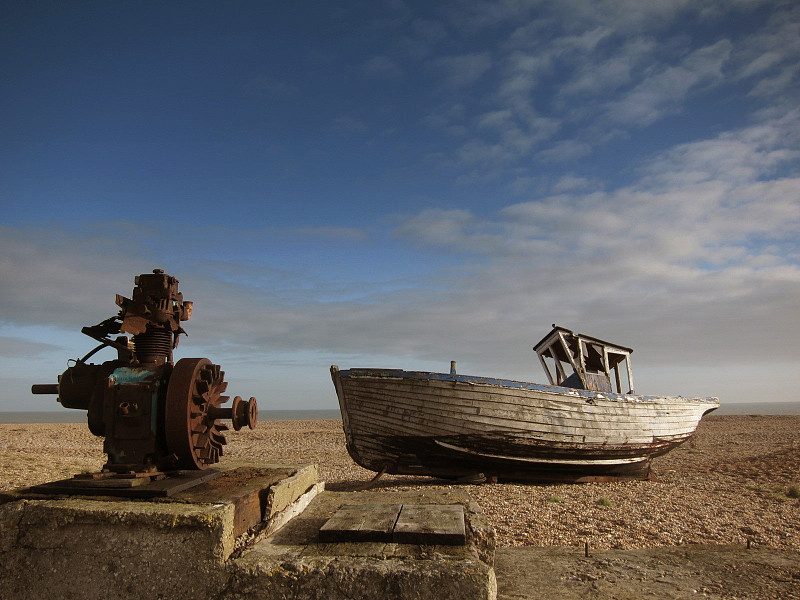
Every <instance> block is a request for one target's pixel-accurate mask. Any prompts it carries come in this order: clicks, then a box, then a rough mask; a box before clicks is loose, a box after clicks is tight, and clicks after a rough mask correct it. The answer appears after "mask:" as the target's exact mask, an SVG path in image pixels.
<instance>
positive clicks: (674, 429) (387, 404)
mask: <svg viewBox="0 0 800 600" xmlns="http://www.w3.org/2000/svg"><path fill="white" fill-rule="evenodd" d="M534 351H536V353H537V355H538V356H539V359H540V361H541V363H542V366H543V367H544V369H545V372H546V373H547V376H548V379H549V380H550V383H547V384H544V383H528V382H522V381H513V380H508V379H496V378H490V377H478V376H472V375H463V374H459V373H456V369H455V363H451V369H450V372H449V373H432V372H422V371H403V370H399V369H362V368H355V369H347V370H339V368H338V367H337V366H336V365H333V366H332V367H331V376H332V379H333V384H334V387H335V388H336V394H337V396H338V399H339V406H340V409H341V413H342V423H343V428H344V433H345V438H346V444H347V450H348V452H349V454H350V456H351V457H352V459H353V460H354V461H355V462H356V463H357V464H359V465H360V466H362V467H364V468H366V469H369V470H371V471H375V472H377V473H378V474H379V475H380V474H383V473H389V474H403V475H425V476H433V477H442V478H448V479H455V480H460V481H463V482H476V483H477V482H482V481H487V480H488V481H496V480H501V481H502V480H506V481H541V482H587V481H604V480H614V479H647V478H649V476H650V462H651V459H652V458H653V457H656V456H659V455H662V454H665V453H666V452H669V451H670V450H671V449H673V448H675V447H676V446H678V445H679V444H681V443H683V442H685V441H686V440H687V439H688V438H689V437H691V435H692V434H693V433H694V432H695V430H696V428H697V425H698V423H699V422H700V419H701V418H702V416H703V415H704V414H706V413H708V412H710V411H712V410H714V409H716V408H717V407H718V406H719V400H718V399H717V398H684V397H680V396H645V395H638V394H636V393H635V391H634V387H633V372H632V368H631V362H630V354H631V353H632V350H631V349H630V348H626V347H624V346H619V345H616V344H612V343H610V342H605V341H603V340H600V339H598V338H594V337H591V336H586V335H582V334H575V333H573V332H572V331H570V330H569V329H566V328H563V327H559V326H556V325H554V326H553V330H552V331H551V332H550V333H549V334H548V335H547V336H545V337H544V338H543V339H542V340H541V341H540V342H539V343H538V344H537V345H536V346H534ZM623 389H624V390H626V391H624V392H623V391H622V390H623Z"/></svg>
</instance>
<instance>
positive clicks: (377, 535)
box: [319, 504, 402, 542]
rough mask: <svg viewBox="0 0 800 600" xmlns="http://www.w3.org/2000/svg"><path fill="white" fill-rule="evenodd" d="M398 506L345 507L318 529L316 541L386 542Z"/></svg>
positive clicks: (390, 532)
mask: <svg viewBox="0 0 800 600" xmlns="http://www.w3.org/2000/svg"><path fill="white" fill-rule="evenodd" d="M401 508H402V504H345V505H343V506H341V507H340V508H339V510H337V511H336V512H335V513H334V515H333V516H332V517H331V518H330V519H328V520H327V521H326V522H325V524H324V525H323V526H322V527H320V530H319V541H320V542H390V541H392V530H393V529H394V524H395V522H396V521H397V516H398V515H399V514H400V509H401Z"/></svg>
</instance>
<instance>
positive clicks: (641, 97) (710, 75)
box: [606, 40, 733, 125]
mask: <svg viewBox="0 0 800 600" xmlns="http://www.w3.org/2000/svg"><path fill="white" fill-rule="evenodd" d="M732 47H733V46H732V44H731V42H730V41H728V40H721V41H719V42H717V43H715V44H713V45H711V46H706V47H704V48H700V49H698V50H695V51H694V52H692V53H691V54H689V56H687V57H686V59H685V60H684V61H683V62H682V63H681V64H680V65H677V66H672V67H667V68H663V69H661V70H660V71H658V72H657V73H655V74H653V75H650V76H648V77H647V78H646V79H644V80H643V81H641V82H640V83H639V84H638V85H637V86H636V87H634V88H633V89H632V90H631V91H630V92H628V93H626V94H624V95H623V96H622V97H621V98H620V99H619V100H617V99H615V100H612V101H610V102H608V103H607V105H606V115H607V116H608V118H609V119H611V120H612V121H613V122H616V123H621V124H626V125H649V124H651V123H653V122H654V121H656V120H658V119H660V118H661V117H663V116H664V115H665V114H668V113H670V112H675V111H678V110H680V109H681V107H682V103H683V102H684V100H685V99H686V97H687V95H688V94H689V92H690V90H692V88H695V87H698V86H708V85H712V84H714V83H717V82H719V81H720V80H722V78H723V75H722V66H723V64H724V63H725V62H726V61H727V60H728V58H729V56H730V53H731V49H732Z"/></svg>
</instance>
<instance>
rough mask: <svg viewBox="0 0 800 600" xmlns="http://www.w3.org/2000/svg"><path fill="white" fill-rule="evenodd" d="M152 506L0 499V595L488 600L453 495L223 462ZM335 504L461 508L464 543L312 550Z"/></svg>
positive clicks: (472, 541)
mask: <svg viewBox="0 0 800 600" xmlns="http://www.w3.org/2000/svg"><path fill="white" fill-rule="evenodd" d="M225 469H226V470H225V472H224V473H223V475H222V476H220V477H218V478H216V479H213V480H211V481H208V482H206V483H203V484H200V485H198V486H196V487H194V488H192V489H190V490H186V491H184V492H180V493H178V494H176V495H174V496H171V497H169V498H163V499H151V500H130V499H118V498H111V497H103V496H93V497H77V496H71V497H69V496H65V497H53V495H52V494H51V495H44V496H43V495H42V494H37V493H36V492H35V491H31V490H17V491H15V492H7V493H3V494H1V495H0V598H3V599H7V600H12V599H16V598H20V599H22V598H24V599H26V600H27V599H36V598H43V599H44V598H46V599H47V600H52V599H53V598H76V599H78V598H80V599H87V600H89V599H95V598H96V599H98V600H99V599H101V598H102V599H116V598H120V599H121V598H126V599H127V598H142V599H146V598H154V599H156V598H158V599H164V600H168V599H173V598H174V599H181V600H186V599H187V598H197V599H201V598H203V599H204V598H214V599H219V600H226V599H231V600H233V599H245V598H248V599H249V598H253V599H255V598H259V599H263V598H304V599H305V598H325V599H326V600H337V599H345V598H354V597H360V598H416V599H425V598H431V599H433V598H435V599H436V600H445V599H448V598H454V599H455V598H459V599H469V598H476V599H478V598H480V599H484V598H486V599H493V598H495V597H496V589H497V586H496V581H495V576H494V570H493V568H492V565H493V561H494V534H493V532H492V530H491V529H490V528H489V527H488V526H487V524H486V522H485V521H484V519H483V515H482V512H481V510H480V508H479V507H478V506H477V505H476V504H474V503H473V502H471V501H470V499H469V496H468V495H467V493H466V492H465V491H463V490H457V489H456V490H451V491H449V492H439V493H397V492H383V491H379V492H375V491H370V492H353V493H348V492H325V491H323V489H324V485H323V484H320V483H318V481H317V471H316V467H315V466H302V467H282V466H277V465H272V466H269V465H267V466H255V465H245V464H238V465H236V464H234V465H229V466H227V467H226V468H225ZM344 504H378V505H379V504H401V505H403V504H409V505H413V504H419V505H431V504H443V505H454V504H459V505H461V506H463V513H464V520H465V526H466V527H465V530H466V540H465V543H464V544H463V545H449V546H445V545H443V546H436V545H419V544H416V545H415V544H399V543H320V542H319V529H320V527H321V526H322V525H323V524H324V523H325V522H326V521H327V520H328V519H329V518H330V517H331V516H332V515H333V514H334V513H335V512H336V511H337V510H338V509H339V508H340V507H341V506H342V505H344Z"/></svg>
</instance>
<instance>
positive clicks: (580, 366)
mask: <svg viewBox="0 0 800 600" xmlns="http://www.w3.org/2000/svg"><path fill="white" fill-rule="evenodd" d="M533 350H534V352H536V354H537V355H538V356H539V361H540V362H541V363H542V367H543V368H544V370H545V373H547V378H548V379H549V380H550V384H551V385H558V386H563V387H571V388H577V389H584V390H594V391H598V392H614V391H616V393H618V394H623V393H627V394H633V393H635V391H634V387H633V370H632V368H631V353H632V352H633V350H632V349H631V348H626V347H624V346H619V345H617V344H612V343H610V342H606V341H604V340H601V339H598V338H595V337H591V336H588V335H582V334H577V333H573V332H572V331H570V330H569V329H566V328H564V327H559V326H558V325H555V324H553V330H552V331H551V332H550V333H548V334H547V335H546V336H545V337H544V338H542V340H541V341H540V342H539V343H538V344H536V345H535V346H534V347H533ZM546 359H551V360H552V363H553V371H551V370H550V365H548V363H547V360H546ZM623 362H624V363H625V367H626V368H625V374H626V375H627V387H628V388H629V389H628V391H627V392H623V387H622V378H621V376H620V367H621V365H622V363H623ZM567 367H570V368H571V370H572V373H571V374H569V375H568V374H567ZM612 371H613V376H614V379H613V382H614V384H615V385H614V386H612V379H611V375H612ZM614 388H616V390H615V389H614Z"/></svg>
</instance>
